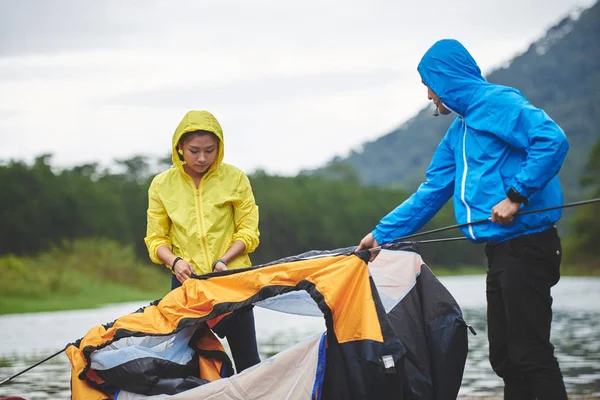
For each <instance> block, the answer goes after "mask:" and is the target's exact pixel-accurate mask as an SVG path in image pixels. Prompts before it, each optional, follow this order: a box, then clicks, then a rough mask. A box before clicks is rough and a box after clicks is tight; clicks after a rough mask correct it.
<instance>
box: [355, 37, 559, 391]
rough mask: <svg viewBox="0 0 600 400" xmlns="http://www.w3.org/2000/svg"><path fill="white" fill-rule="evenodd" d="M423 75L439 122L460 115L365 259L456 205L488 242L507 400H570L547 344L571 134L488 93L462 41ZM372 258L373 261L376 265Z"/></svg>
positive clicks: (498, 366) (441, 52) (495, 342)
mask: <svg viewBox="0 0 600 400" xmlns="http://www.w3.org/2000/svg"><path fill="white" fill-rule="evenodd" d="M418 71H419V74H420V75H421V79H422V81H423V83H424V84H425V85H426V86H427V89H428V98H429V99H430V100H432V101H433V103H434V104H435V107H436V112H435V114H436V115H438V114H442V115H447V114H451V113H454V114H456V115H457V118H456V119H455V120H454V122H453V123H452V125H451V126H450V128H449V129H448V132H447V133H446V135H444V137H443V138H442V140H441V142H440V144H439V145H438V147H437V149H436V151H435V153H434V155H433V159H432V161H431V164H430V165H429V168H428V169H427V173H426V178H427V179H426V181H425V182H424V183H423V184H421V185H420V186H419V188H418V189H417V191H416V192H415V193H414V194H413V195H412V196H410V197H409V198H408V199H407V200H406V201H405V202H404V203H402V204H401V205H400V206H398V207H397V208H396V209H395V210H393V211H391V212H390V213H389V214H388V215H386V216H385V217H384V218H383V219H381V221H380V222H379V224H378V225H377V227H376V228H375V229H374V230H373V231H372V232H371V233H369V234H367V235H366V236H365V237H364V238H363V239H362V241H361V243H360V245H359V247H358V249H364V248H373V247H378V246H379V245H380V244H385V243H388V242H391V241H392V240H394V239H395V238H400V237H403V236H407V235H410V234H412V233H414V232H416V231H418V230H419V229H420V228H421V227H423V226H424V225H425V224H426V223H427V222H428V221H429V220H430V219H431V218H432V217H433V216H434V215H435V214H436V213H437V212H438V211H439V209H440V208H441V207H442V206H443V205H444V204H445V203H446V202H447V201H448V200H449V199H450V198H451V197H453V199H454V210H455V216H456V221H457V222H458V223H459V224H465V223H469V222H473V221H477V220H481V219H486V218H489V217H490V216H491V219H490V221H489V222H487V223H483V224H477V225H468V226H466V227H465V228H463V229H462V231H463V233H464V234H465V236H466V237H467V238H468V239H469V240H471V241H473V242H476V243H481V242H485V243H487V244H486V247H485V252H486V255H487V258H488V271H487V280H486V286H487V304H488V305H487V313H488V340H489V347H490V354H489V356H490V362H491V365H492V368H493V369H494V371H495V372H496V373H497V374H498V376H500V377H502V378H503V379H504V395H505V397H504V398H505V399H535V398H537V399H566V398H567V395H566V391H565V386H564V383H563V377H562V374H561V371H560V368H559V365H558V361H557V360H556V358H555V357H554V347H553V346H552V344H551V343H550V324H551V321H552V308H551V305H552V297H551V294H550V289H551V287H552V286H554V285H555V284H556V283H557V282H558V280H559V278H560V262H561V258H562V249H561V243H560V238H559V236H558V233H557V230H556V226H555V224H556V222H557V221H558V220H559V218H560V216H561V211H560V210H554V211H547V212H541V213H532V214H527V215H519V216H516V217H515V214H516V213H517V212H518V211H525V210H534V209H540V208H545V207H551V206H557V205H561V204H562V190H561V187H560V182H559V180H558V176H557V173H558V171H559V170H560V167H561V165H562V163H563V160H564V158H565V156H566V154H567V150H568V148H569V145H568V143H567V139H566V137H565V134H564V132H563V131H562V130H561V128H560V127H559V126H558V125H557V124H556V123H555V122H554V121H552V119H550V117H549V116H548V115H547V114H546V113H545V112H544V111H543V110H540V109H538V108H536V107H534V106H533V105H531V104H530V103H529V102H528V101H527V99H525V97H524V96H523V94H521V92H519V91H518V90H516V89H513V88H510V87H506V86H500V85H495V84H491V83H488V82H487V81H486V80H485V79H484V78H483V77H482V76H481V71H480V69H479V67H478V66H477V64H476V62H475V60H474V59H473V57H471V55H470V54H469V52H468V51H467V50H466V49H465V48H464V47H463V46H462V44H460V43H459V42H457V41H456V40H441V41H438V42H437V43H435V44H434V45H433V46H432V47H431V48H430V49H429V50H428V51H427V52H426V53H425V55H424V56H423V58H422V59H421V62H420V63H419V66H418ZM374 256H375V253H373V256H372V258H374Z"/></svg>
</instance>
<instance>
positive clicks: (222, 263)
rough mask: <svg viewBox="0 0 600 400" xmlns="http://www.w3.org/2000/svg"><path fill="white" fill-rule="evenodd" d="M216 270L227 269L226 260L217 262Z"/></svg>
mask: <svg viewBox="0 0 600 400" xmlns="http://www.w3.org/2000/svg"><path fill="white" fill-rule="evenodd" d="M213 271H214V272H221V271H227V265H226V264H225V263H224V262H221V261H219V262H218V263H216V264H215V268H214V269H213Z"/></svg>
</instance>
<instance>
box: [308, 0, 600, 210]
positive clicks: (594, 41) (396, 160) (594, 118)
mask: <svg viewBox="0 0 600 400" xmlns="http://www.w3.org/2000/svg"><path fill="white" fill-rule="evenodd" d="M598 38H600V2H597V3H596V4H595V5H593V6H592V7H590V8H588V9H585V10H583V11H579V12H577V13H572V14H571V15H569V16H567V17H566V18H564V19H563V20H562V21H560V22H559V23H558V24H556V25H555V26H553V27H552V28H551V29H549V30H548V32H547V33H546V35H545V36H544V37H543V38H541V39H539V40H537V41H536V42H535V43H533V44H531V45H530V46H529V48H528V50H527V51H525V52H524V53H523V54H520V55H518V56H517V57H515V58H514V59H512V60H511V61H510V63H507V64H506V65H504V66H502V67H501V68H499V69H496V70H494V71H493V72H491V73H490V74H489V75H487V76H486V79H487V80H488V81H489V82H493V83H498V84H502V85H506V86H512V87H515V88H517V89H519V90H520V91H521V92H523V94H524V95H525V96H526V97H527V99H528V100H529V101H530V102H531V103H532V104H534V105H535V106H537V107H539V108H543V109H544V110H545V111H546V112H547V113H548V114H549V115H550V116H551V117H552V119H554V120H555V121H556V122H557V123H558V124H559V125H560V126H561V127H562V128H563V130H564V131H565V133H566V134H567V137H568V140H569V144H570V146H571V147H570V150H569V153H568V155H567V158H566V160H565V162H564V165H563V167H562V169H561V172H560V177H561V180H562V183H563V187H564V190H565V198H566V199H567V200H572V199H576V198H577V197H578V196H580V195H581V190H580V188H579V177H580V176H581V174H582V171H583V166H584V164H585V161H586V159H587V154H588V151H589V149H590V148H591V147H592V146H593V144H594V143H595V142H596V141H598V140H599V139H600V41H599V40H598ZM432 112H433V106H432V105H430V106H429V107H426V108H424V109H423V110H421V111H420V112H419V113H418V114H417V115H415V116H414V117H413V118H412V119H410V120H409V121H407V122H405V123H404V124H402V125H401V126H400V127H399V128H397V129H395V130H394V131H392V132H390V133H388V134H387V135H384V136H382V137H380V138H378V139H376V140H374V141H371V142H367V143H364V145H363V146H362V148H361V149H360V150H357V151H352V152H351V153H350V155H349V156H348V157H346V158H341V157H336V158H334V159H333V160H331V161H330V162H329V163H328V164H327V165H326V166H324V167H322V168H320V169H318V170H315V171H310V173H316V174H322V175H326V176H329V177H332V178H344V177H347V176H350V177H352V178H354V179H356V175H358V179H359V180H360V181H361V182H362V183H365V184H367V183H368V184H375V185H392V186H402V187H405V188H407V189H410V190H414V189H415V188H416V187H417V185H418V184H419V183H420V182H421V181H422V180H423V179H424V177H425V170H426V169H427V166H428V165H429V162H430V160H431V156H432V155H433V152H434V151H435V148H436V146H437V144H438V143H439V141H440V139H441V138H442V136H443V134H444V133H445V132H446V129H447V128H448V126H449V125H450V123H451V122H452V120H453V119H454V118H451V117H442V116H440V117H437V118H436V117H433V116H432Z"/></svg>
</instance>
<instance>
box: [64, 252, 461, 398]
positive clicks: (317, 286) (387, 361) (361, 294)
mask: <svg viewBox="0 0 600 400" xmlns="http://www.w3.org/2000/svg"><path fill="white" fill-rule="evenodd" d="M353 250H354V248H346V249H338V250H330V251H311V252H307V253H303V254H300V255H297V256H293V257H288V258H284V259H281V260H277V261H274V262H272V263H269V264H264V265H259V266H253V267H250V268H246V269H242V270H231V271H225V272H221V273H212V274H208V275H203V276H199V277H194V278H192V279H188V280H187V281H186V282H185V283H184V285H183V286H182V287H181V288H177V289H175V290H173V291H171V292H170V293H168V294H167V295H166V296H165V297H164V298H162V299H160V300H157V301H155V302H153V303H152V304H150V305H149V306H147V307H144V308H142V309H140V310H138V311H136V312H134V313H131V314H128V315H124V316H122V317H120V318H118V319H116V320H115V321H113V322H111V323H108V324H105V325H100V326H96V327H94V328H92V329H91V330H90V331H89V332H88V333H87V334H86V335H85V336H84V337H83V338H81V339H80V340H78V341H77V342H75V343H73V344H71V345H70V346H68V347H67V349H66V353H67V356H68V357H69V360H70V361H71V365H72V376H71V389H72V395H73V399H75V400H79V399H85V400H88V399H93V400H96V399H118V400H128V399H130V400H133V399H136V400H137V399H244V400H247V399H259V398H260V399H284V398H285V399H455V398H456V396H457V393H458V390H459V388H460V384H461V380H462V375H463V371H464V366H465V361H466V356H467V351H468V342H467V327H468V325H467V324H466V323H465V321H464V319H463V316H462V312H461V310H460V307H459V306H458V304H457V303H456V301H455V300H454V298H453V297H452V296H451V295H450V293H449V292H448V291H447V290H446V289H445V287H444V286H443V285H442V284H441V283H440V282H439V281H438V279H437V278H436V277H435V275H434V274H433V273H432V272H431V270H430V269H429V268H428V267H427V266H426V265H425V264H424V262H423V260H422V258H421V256H420V255H419V254H418V252H417V248H416V245H415V244H414V243H398V244H394V245H390V246H384V248H383V249H382V250H381V252H380V253H379V255H378V257H377V258H376V259H375V261H373V262H371V263H368V262H367V260H368V257H369V253H368V252H367V251H361V252H358V253H355V252H354V251H353ZM253 306H258V307H266V308H269V309H272V310H277V311H281V312H286V313H292V314H300V315H320V316H322V317H323V318H324V319H325V326H326V332H324V333H323V334H322V335H318V336H317V337H313V338H310V339H308V340H305V341H303V342H301V343H298V344H296V345H294V346H292V347H290V348H288V349H286V350H284V351H282V352H280V353H279V354H277V355H275V356H273V357H271V358H269V359H267V360H263V361H262V362H261V363H260V364H258V365H256V366H254V367H252V368H249V369H247V370H245V371H243V372H242V373H240V374H233V368H232V363H231V361H230V359H229V357H228V356H227V353H226V352H225V351H224V348H223V346H222V345H221V343H220V341H219V340H218V339H217V337H216V336H215V335H214V333H213V330H214V331H217V330H218V327H219V324H222V323H226V320H227V318H226V316H227V315H229V314H231V313H235V312H244V310H247V309H248V307H253ZM210 328H213V329H212V330H211V329H210Z"/></svg>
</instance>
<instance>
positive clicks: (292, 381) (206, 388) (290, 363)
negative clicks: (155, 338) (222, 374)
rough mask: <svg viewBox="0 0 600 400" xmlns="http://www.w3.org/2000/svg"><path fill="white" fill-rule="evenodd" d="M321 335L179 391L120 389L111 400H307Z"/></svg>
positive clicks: (315, 374)
mask: <svg viewBox="0 0 600 400" xmlns="http://www.w3.org/2000/svg"><path fill="white" fill-rule="evenodd" d="M321 338H322V334H319V335H317V336H314V337H312V338H310V339H308V340H306V341H304V342H302V343H299V344H297V345H295V346H293V347H290V348H288V349H286V350H284V351H282V352H281V353H279V354H276V355H274V356H273V357H271V358H268V359H267V360H264V361H263V362H261V363H260V364H258V365H255V366H254V367H252V368H249V369H247V370H244V371H242V372H241V373H240V374H237V375H233V376H232V377H230V378H227V379H219V380H217V381H214V382H211V383H208V384H206V385H202V386H199V387H197V388H194V389H190V390H188V391H186V392H183V393H179V394H176V395H157V396H143V395H139V394H134V393H129V392H124V391H121V392H119V393H118V394H117V395H116V396H115V400H141V399H145V400H198V399H203V400H217V399H218V400H251V399H278V400H283V399H286V400H309V399H312V397H313V389H314V386H315V378H316V376H317V367H318V364H319V348H320V342H321ZM323 350H324V349H323ZM322 367H323V368H324V367H325V366H324V365H323V366H322Z"/></svg>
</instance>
